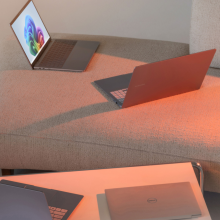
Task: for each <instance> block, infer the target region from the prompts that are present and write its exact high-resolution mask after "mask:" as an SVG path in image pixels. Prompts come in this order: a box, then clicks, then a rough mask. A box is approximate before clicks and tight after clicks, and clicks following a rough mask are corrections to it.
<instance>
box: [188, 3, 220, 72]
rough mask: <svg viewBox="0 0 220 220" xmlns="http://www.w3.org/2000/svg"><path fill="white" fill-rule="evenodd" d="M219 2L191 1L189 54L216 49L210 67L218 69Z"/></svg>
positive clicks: (219, 62) (219, 39)
mask: <svg viewBox="0 0 220 220" xmlns="http://www.w3.org/2000/svg"><path fill="white" fill-rule="evenodd" d="M219 10H220V1H219V0H193V4H192V17H191V29H190V53H197V52H200V51H204V50H209V49H214V48H215V49H217V52H216V54H215V56H214V58H213V61H212V63H211V67H215V68H220V38H219V36H220V23H219V20H220V13H219Z"/></svg>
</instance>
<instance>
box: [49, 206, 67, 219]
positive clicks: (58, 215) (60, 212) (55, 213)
mask: <svg viewBox="0 0 220 220" xmlns="http://www.w3.org/2000/svg"><path fill="white" fill-rule="evenodd" d="M48 207H49V210H50V214H51V217H52V219H53V220H61V219H62V218H63V217H64V215H65V214H66V213H67V211H68V210H66V209H60V208H56V207H51V206H48Z"/></svg>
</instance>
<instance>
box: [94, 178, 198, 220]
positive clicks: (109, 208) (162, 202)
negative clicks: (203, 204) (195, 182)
mask: <svg viewBox="0 0 220 220" xmlns="http://www.w3.org/2000/svg"><path fill="white" fill-rule="evenodd" d="M97 201H98V208H99V215H100V220H177V219H178V220H183V219H193V218H198V217H200V216H201V215H202V213H201V210H200V207H199V205H198V203H197V200H196V198H195V195H194V193H193V190H192V187H191V184H190V183H189V182H180V183H168V184H159V185H147V186H136V187H125V188H116V189H106V190H105V194H98V195H97Z"/></svg>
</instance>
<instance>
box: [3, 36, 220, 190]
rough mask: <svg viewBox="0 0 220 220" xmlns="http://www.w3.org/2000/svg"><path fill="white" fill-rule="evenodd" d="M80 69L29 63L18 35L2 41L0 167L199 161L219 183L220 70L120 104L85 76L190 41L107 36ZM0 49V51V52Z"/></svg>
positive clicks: (120, 70) (211, 183)
mask: <svg viewBox="0 0 220 220" xmlns="http://www.w3.org/2000/svg"><path fill="white" fill-rule="evenodd" d="M53 37H55V38H59V37H62V38H67V39H83V40H98V41H100V42H101V45H100V47H99V48H98V51H97V53H96V54H95V55H94V57H93V58H92V60H91V63H90V64H89V66H88V68H87V70H86V71H85V72H84V73H69V72H59V71H33V70H31V69H30V66H29V64H28V62H27V60H26V58H25V56H24V55H23V53H22V51H21V49H20V48H19V45H18V43H17V41H16V40H15V39H14V38H13V36H11V37H10V38H8V39H6V40H4V41H1V42H0V47H1V54H0V56H1V57H0V59H1V60H0V62H1V67H0V68H1V72H0V121H1V123H0V167H1V168H8V169H22V168H24V169H41V170H60V171H64V170H83V169H99V168H111V167H124V166H138V165H148V164H161V163H174V162H184V161H196V162H200V163H201V164H202V166H203V168H204V171H205V189H206V190H210V191H220V189H219V181H220V173H219V170H220V169H219V168H220V148H219V143H220V138H219V137H220V135H218V134H219V130H220V129H219V128H220V121H219V117H218V115H219V112H220V102H219V101H218V100H219V95H220V89H219V88H220V78H219V77H220V71H219V70H218V69H213V68H210V69H209V71H208V76H206V78H205V81H204V83H203V86H202V87H201V89H200V90H198V91H195V92H191V93H187V94H183V95H180V96H175V97H170V98H167V99H163V100H158V101H155V102H150V103H146V104H142V105H139V106H134V107H131V108H127V109H119V108H118V107H117V106H116V105H115V104H114V103H113V102H112V101H111V100H110V99H109V98H108V97H107V96H106V95H105V94H103V92H102V91H99V89H98V88H96V87H95V85H94V84H93V83H92V82H93V81H94V80H97V79H102V78H105V77H110V76H115V75H119V74H126V73H129V72H132V71H133V68H134V67H135V66H137V65H141V64H144V63H145V62H155V61H159V60H164V59H169V58H174V57H178V56H183V55H187V54H189V45H187V44H181V43H173V42H162V41H153V40H141V39H128V38H118V37H107V36H83V35H82V36H81V35H60V34H53ZM2 54H4V55H2Z"/></svg>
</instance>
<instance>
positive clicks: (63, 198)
mask: <svg viewBox="0 0 220 220" xmlns="http://www.w3.org/2000/svg"><path fill="white" fill-rule="evenodd" d="M2 185H6V186H7V185H8V186H13V187H16V188H21V189H29V190H35V191H39V192H41V193H42V194H44V195H45V197H46V201H47V207H46V208H44V209H45V210H47V209H48V208H49V209H48V210H50V214H51V217H52V218H53V220H57V219H59V220H67V219H68V218H69V216H70V215H71V214H72V212H73V211H74V209H75V208H76V207H77V206H78V204H79V203H80V201H81V200H82V198H83V196H82V195H78V194H74V193H67V192H63V191H59V190H54V189H47V188H43V187H38V186H34V185H29V184H24V183H18V182H14V181H9V180H4V179H2V180H1V181H0V186H2ZM21 192H23V191H21ZM0 197H1V194H0ZM0 210H1V209H0ZM0 216H1V215H0ZM30 219H32V218H30ZM42 219H45V220H47V219H46V218H42ZM0 220H1V217H0ZM4 220H6V219H4ZM34 220H35V219H34Z"/></svg>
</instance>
